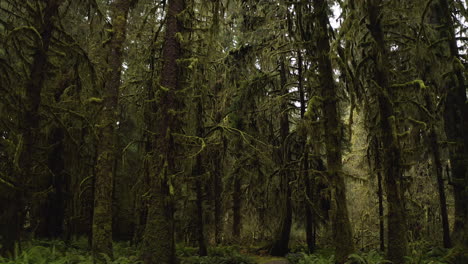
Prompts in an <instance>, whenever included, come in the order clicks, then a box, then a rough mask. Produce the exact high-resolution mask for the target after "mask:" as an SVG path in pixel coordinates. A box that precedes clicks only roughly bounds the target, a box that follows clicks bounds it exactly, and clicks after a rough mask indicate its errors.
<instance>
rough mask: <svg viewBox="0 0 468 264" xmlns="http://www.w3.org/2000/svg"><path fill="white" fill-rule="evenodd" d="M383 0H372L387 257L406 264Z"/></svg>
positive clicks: (402, 202) (372, 31) (371, 10)
mask: <svg viewBox="0 0 468 264" xmlns="http://www.w3.org/2000/svg"><path fill="white" fill-rule="evenodd" d="M381 6H382V1H381V0H368V2H367V12H368V15H369V26H368V27H369V30H370V33H371V35H372V37H373V39H374V41H375V46H374V48H373V52H374V54H373V56H374V57H373V59H374V62H375V66H376V67H375V69H374V75H375V76H374V80H375V82H376V84H377V85H378V87H376V89H377V91H376V94H377V101H378V107H379V115H380V124H379V127H380V139H379V141H380V142H381V143H382V146H383V156H382V168H383V174H384V181H385V190H386V193H387V201H388V229H387V232H388V241H387V250H388V251H387V256H388V258H389V260H390V261H393V262H394V263H396V264H399V263H404V257H405V256H406V255H407V252H408V241H407V237H406V235H407V234H406V233H407V227H406V212H405V206H404V195H403V194H404V191H403V190H402V186H401V180H402V168H401V150H400V144H399V140H398V136H397V128H396V117H395V113H394V110H393V106H392V103H391V101H390V98H389V69H388V66H387V65H386V62H387V61H388V55H387V50H386V46H385V42H384V33H383V29H382V25H381V19H382V10H381Z"/></svg>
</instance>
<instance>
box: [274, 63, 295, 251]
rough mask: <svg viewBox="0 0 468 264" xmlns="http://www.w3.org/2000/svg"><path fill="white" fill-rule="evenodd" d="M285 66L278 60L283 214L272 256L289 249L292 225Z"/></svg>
mask: <svg viewBox="0 0 468 264" xmlns="http://www.w3.org/2000/svg"><path fill="white" fill-rule="evenodd" d="M286 78H287V77H286V67H285V63H284V60H281V62H280V85H281V87H280V89H281V97H282V100H283V101H282V104H281V110H282V111H281V117H280V140H281V144H280V157H281V164H282V171H281V172H280V177H281V188H282V189H283V190H284V191H285V195H286V196H285V197H284V210H285V211H284V214H283V219H282V222H281V225H280V230H279V234H278V237H277V239H276V241H275V242H274V243H273V246H272V248H271V251H270V254H271V255H273V256H284V255H286V254H287V253H288V251H289V237H290V234H291V225H292V202H291V186H290V184H289V181H290V173H291V172H290V171H289V169H288V168H287V164H288V162H289V161H290V160H291V157H290V153H289V150H288V147H289V146H288V145H287V138H288V135H289V113H288V111H287V110H288V101H287V100H288V98H287V95H288V93H289V91H288V87H287V79H286Z"/></svg>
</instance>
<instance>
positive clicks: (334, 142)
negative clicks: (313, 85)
mask: <svg viewBox="0 0 468 264" xmlns="http://www.w3.org/2000/svg"><path fill="white" fill-rule="evenodd" d="M313 7H314V14H315V16H316V28H317V29H316V30H317V33H316V34H317V39H316V41H317V52H318V72H319V83H320V87H321V91H320V92H321V96H322V98H323V108H322V110H323V115H324V126H325V150H326V158H327V172H328V178H329V181H330V183H331V188H332V201H333V206H332V217H331V220H332V228H333V242H334V246H335V257H336V261H337V262H338V263H343V262H344V261H345V260H346V257H347V256H348V255H349V254H351V253H352V252H353V249H354V246H353V237H352V231H351V224H350V222H349V216H348V207H347V204H346V187H345V182H344V178H343V171H342V170H343V164H342V154H341V149H342V147H341V145H342V144H341V140H342V132H341V128H342V127H341V124H340V123H341V122H340V113H339V111H338V103H337V100H338V94H337V89H336V85H335V81H334V79H333V69H332V65H331V60H330V39H329V33H328V23H329V22H328V16H327V2H326V1H325V0H314V1H313Z"/></svg>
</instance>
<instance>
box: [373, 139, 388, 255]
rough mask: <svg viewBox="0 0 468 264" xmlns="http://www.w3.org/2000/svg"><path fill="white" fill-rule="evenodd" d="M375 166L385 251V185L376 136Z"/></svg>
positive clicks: (380, 231) (382, 244)
mask: <svg viewBox="0 0 468 264" xmlns="http://www.w3.org/2000/svg"><path fill="white" fill-rule="evenodd" d="M373 143H374V156H375V158H374V161H375V162H374V167H375V170H376V171H377V197H378V200H379V242H380V250H381V251H382V252H385V221H384V204H383V185H382V172H381V167H380V164H381V160H380V148H379V140H378V139H377V138H376V137H374V140H373Z"/></svg>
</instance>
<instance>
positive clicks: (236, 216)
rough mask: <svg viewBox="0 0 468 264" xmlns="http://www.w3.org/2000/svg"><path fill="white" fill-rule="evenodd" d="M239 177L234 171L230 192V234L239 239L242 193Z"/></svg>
mask: <svg viewBox="0 0 468 264" xmlns="http://www.w3.org/2000/svg"><path fill="white" fill-rule="evenodd" d="M241 186H242V182H241V178H240V176H239V175H238V173H236V175H234V190H233V192H232V219H233V220H232V236H233V237H234V238H235V239H239V238H240V235H241V225H242V215H241V207H242V196H241V195H242V193H241V191H242V190H241Z"/></svg>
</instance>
